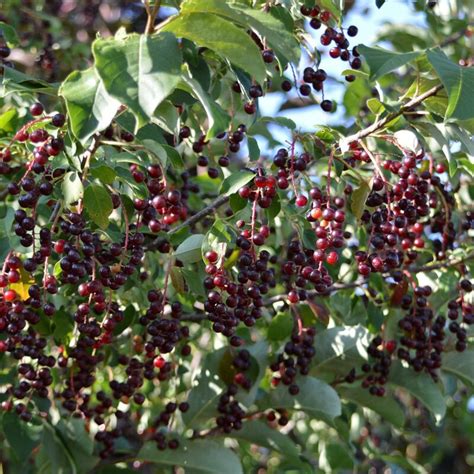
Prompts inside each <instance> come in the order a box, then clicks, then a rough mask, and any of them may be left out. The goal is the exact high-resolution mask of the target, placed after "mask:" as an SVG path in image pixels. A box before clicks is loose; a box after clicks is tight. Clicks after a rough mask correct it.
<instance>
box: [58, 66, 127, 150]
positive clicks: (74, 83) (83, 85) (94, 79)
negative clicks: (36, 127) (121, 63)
mask: <svg viewBox="0 0 474 474" xmlns="http://www.w3.org/2000/svg"><path fill="white" fill-rule="evenodd" d="M59 95H61V96H62V97H64V100H65V102H66V109H67V112H68V117H69V122H70V124H71V130H72V133H73V134H74V135H75V137H76V138H77V139H78V140H79V141H80V142H81V143H85V142H87V140H88V139H89V138H90V137H91V136H92V135H94V134H95V133H96V132H99V131H101V130H104V129H105V128H107V127H108V125H109V124H110V123H111V122H112V119H113V118H114V116H115V114H116V113H117V110H118V108H119V106H120V102H119V101H117V100H116V99H114V98H113V97H111V96H110V95H109V94H108V93H107V91H106V90H105V88H104V84H103V82H102V81H101V79H100V77H99V76H98V74H97V72H96V70H95V69H94V68H89V69H86V70H85V71H74V72H73V73H71V74H69V76H68V77H67V78H66V80H65V81H64V82H63V83H62V85H61V87H60V89H59Z"/></svg>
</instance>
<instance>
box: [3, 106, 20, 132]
mask: <svg viewBox="0 0 474 474" xmlns="http://www.w3.org/2000/svg"><path fill="white" fill-rule="evenodd" d="M17 118H18V111H17V110H16V109H8V110H6V111H5V112H4V113H3V114H1V115H0V131H1V134H2V135H3V134H7V133H12V132H14V131H15V126H16V122H17V120H16V119H17Z"/></svg>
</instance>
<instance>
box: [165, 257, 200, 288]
mask: <svg viewBox="0 0 474 474" xmlns="http://www.w3.org/2000/svg"><path fill="white" fill-rule="evenodd" d="M199 253H200V252H199ZM170 277H171V283H172V284H173V288H174V289H175V290H176V291H177V292H178V293H180V294H182V295H184V294H186V282H185V281H184V277H183V274H182V272H181V268H179V267H171V270H170Z"/></svg>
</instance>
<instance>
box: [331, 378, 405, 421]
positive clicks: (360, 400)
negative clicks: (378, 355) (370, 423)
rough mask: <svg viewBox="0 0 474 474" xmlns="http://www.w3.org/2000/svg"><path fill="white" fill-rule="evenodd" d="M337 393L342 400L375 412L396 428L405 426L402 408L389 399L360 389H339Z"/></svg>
mask: <svg viewBox="0 0 474 474" xmlns="http://www.w3.org/2000/svg"><path fill="white" fill-rule="evenodd" d="M337 391H338V393H339V395H340V396H341V398H343V399H344V400H349V401H351V402H354V403H356V404H357V405H361V406H363V407H366V408H369V409H370V410H373V411H375V412H376V413H378V414H379V415H380V416H382V418H384V419H385V420H386V421H388V422H389V423H391V424H392V425H394V426H396V427H397V428H402V427H403V425H404V424H405V414H404V413H403V410H402V408H401V407H400V405H399V404H398V403H397V402H396V401H395V400H394V399H393V398H391V397H385V398H380V397H374V396H373V395H371V394H370V393H369V391H368V390H367V389H364V388H361V387H339V388H338V389H337Z"/></svg>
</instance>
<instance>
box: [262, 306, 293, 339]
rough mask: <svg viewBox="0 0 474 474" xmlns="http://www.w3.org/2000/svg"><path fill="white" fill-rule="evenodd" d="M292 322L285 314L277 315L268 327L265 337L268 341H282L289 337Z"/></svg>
mask: <svg viewBox="0 0 474 474" xmlns="http://www.w3.org/2000/svg"><path fill="white" fill-rule="evenodd" d="M293 325H294V320H293V318H292V317H291V315H290V314H289V313H288V312H286V313H277V314H276V316H274V317H273V318H272V320H271V322H270V325H269V326H268V333H267V337H268V339H269V340H270V341H282V340H283V339H286V338H287V337H289V336H290V335H291V331H292V330H293Z"/></svg>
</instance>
